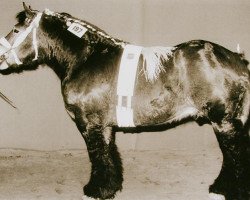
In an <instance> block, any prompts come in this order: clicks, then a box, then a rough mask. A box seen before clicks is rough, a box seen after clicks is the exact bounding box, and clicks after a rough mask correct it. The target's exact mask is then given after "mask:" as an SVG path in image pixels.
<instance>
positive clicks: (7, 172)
mask: <svg viewBox="0 0 250 200" xmlns="http://www.w3.org/2000/svg"><path fill="white" fill-rule="evenodd" d="M121 154H122V158H123V163H124V179H125V181H124V185H123V187H124V189H123V191H122V192H121V193H119V194H118V195H117V197H116V198H115V199H116V200H132V199H133V200H142V199H143V200H163V199H164V200H207V199H208V186H209V185H210V184H211V183H212V182H213V180H214V178H216V177H217V175H218V173H219V170H220V166H221V160H222V157H221V154H220V152H219V151H217V150H214V151H209V152H208V151H203V152H198V153H197V154H188V153H186V152H178V151H172V152H170V151H166V150H165V151H160V150H159V151H123V152H121ZM0 160H1V162H0V182H1V184H0V199H1V200H30V199H43V200H47V199H52V200H81V197H82V186H83V185H84V184H86V183H87V181H88V178H89V174H90V163H89V159H88V155H87V152H85V151H84V150H68V151H56V152H40V151H24V150H12V149H2V150H0Z"/></svg>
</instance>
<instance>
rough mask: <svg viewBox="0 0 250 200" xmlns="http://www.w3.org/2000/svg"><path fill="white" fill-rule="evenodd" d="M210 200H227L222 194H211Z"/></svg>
mask: <svg viewBox="0 0 250 200" xmlns="http://www.w3.org/2000/svg"><path fill="white" fill-rule="evenodd" d="M209 199H211V200H225V197H224V196H223V195H221V194H215V193H209Z"/></svg>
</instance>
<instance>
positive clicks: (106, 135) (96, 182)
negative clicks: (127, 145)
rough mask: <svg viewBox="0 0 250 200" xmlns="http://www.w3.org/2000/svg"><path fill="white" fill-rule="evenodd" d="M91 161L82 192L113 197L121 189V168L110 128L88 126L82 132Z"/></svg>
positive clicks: (101, 197)
mask: <svg viewBox="0 0 250 200" xmlns="http://www.w3.org/2000/svg"><path fill="white" fill-rule="evenodd" d="M82 135H83V137H84V140H85V142H86V145H87V149H88V153H89V159H90V161H91V164H92V166H91V176H90V180H89V182H88V184H87V185H85V187H84V194H85V195H86V196H88V197H92V198H95V199H97V198H98V199H109V198H114V196H115V193H116V192H117V191H118V190H121V189H122V182H123V175H122V172H123V169H122V162H121V158H120V155H119V153H118V151H117V147H116V144H115V133H114V132H112V130H111V128H105V129H102V127H100V126H93V127H91V128H88V130H87V131H86V132H84V133H83V134H82Z"/></svg>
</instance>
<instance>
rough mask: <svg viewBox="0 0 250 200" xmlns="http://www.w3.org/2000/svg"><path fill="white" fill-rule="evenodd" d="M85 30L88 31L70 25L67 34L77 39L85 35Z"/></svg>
mask: <svg viewBox="0 0 250 200" xmlns="http://www.w3.org/2000/svg"><path fill="white" fill-rule="evenodd" d="M87 30H88V29H86V28H85V27H83V26H82V25H80V24H77V23H72V24H71V25H70V26H69V28H68V31H69V32H71V33H73V34H74V35H76V36H77V37H79V38H81V37H82V36H83V35H84V34H85V33H86V31H87Z"/></svg>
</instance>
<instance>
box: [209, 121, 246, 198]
mask: <svg viewBox="0 0 250 200" xmlns="http://www.w3.org/2000/svg"><path fill="white" fill-rule="evenodd" d="M213 128H214V131H215V134H216V137H217V140H218V142H219V146H220V148H221V151H222V154H223V164H222V169H221V171H220V174H219V176H218V177H217V179H216V180H215V182H214V183H213V185H211V186H210V188H209V192H210V193H217V194H222V195H224V196H225V197H226V200H249V199H250V190H249V189H250V157H249V152H248V148H249V134H248V129H247V128H246V127H245V126H243V125H242V123H241V121H239V120H223V122H222V123H221V124H216V123H214V124H213Z"/></svg>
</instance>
